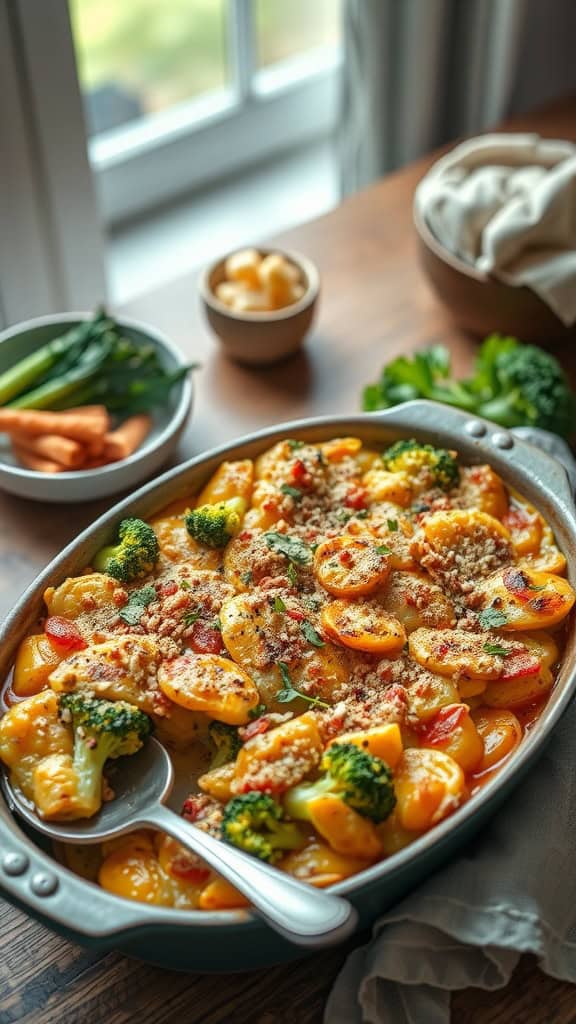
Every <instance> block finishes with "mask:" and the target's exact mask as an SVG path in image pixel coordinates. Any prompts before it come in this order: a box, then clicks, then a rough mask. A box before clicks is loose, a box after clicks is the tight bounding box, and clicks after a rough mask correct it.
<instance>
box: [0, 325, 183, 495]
mask: <svg viewBox="0 0 576 1024" xmlns="http://www.w3.org/2000/svg"><path fill="white" fill-rule="evenodd" d="M89 315H90V314H88V313H59V314H58V315H56V316H43V317H39V318H38V319H36V320H26V321H25V322H24V323H20V324H16V325H15V326H14V327H10V328H8V330H7V331H4V332H3V333H2V334H0V373H3V372H4V370H7V369H8V367H10V366H13V365H14V363H16V362H18V361H19V360H20V359H23V358H24V357H25V356H27V355H30V353H31V352H34V351H36V349H38V348H40V347H41V346H42V345H44V344H46V342H48V341H50V340H51V339H52V338H57V337H58V336H59V335H60V334H63V333H64V332H65V331H67V330H69V329H70V328H71V327H73V326H74V325H75V324H78V323H80V322H81V321H82V320H85V319H87V318H88V316H89ZM115 319H116V322H117V323H118V324H119V325H120V327H121V328H122V330H123V332H124V333H125V334H126V335H127V336H128V337H129V338H132V339H133V340H134V341H135V342H137V343H140V344H142V345H153V346H154V348H156V349H157V350H158V352H159V353H160V357H161V359H162V362H163V364H164V366H165V367H166V369H167V370H176V369H177V368H178V367H180V366H186V365H187V363H188V360H186V359H185V357H184V355H183V353H182V352H180V351H179V350H178V349H177V348H176V347H175V345H173V344H172V342H171V341H168V339H167V338H165V337H163V335H161V334H160V333H159V332H158V331H156V330H154V329H153V328H151V327H148V326H146V325H145V324H140V323H137V322H136V321H134V320H125V319H124V318H121V317H116V318H115ZM191 407H192V380H191V377H190V376H189V375H188V376H186V377H184V378H183V379H182V380H181V381H179V382H178V383H177V384H175V385H174V387H173V389H172V392H171V394H170V398H169V401H168V402H167V404H166V405H165V406H162V407H160V408H158V409H155V410H154V411H153V413H152V417H153V421H154V423H153V427H152V430H151V432H150V434H149V435H148V437H147V438H146V440H145V441H144V442H143V444H142V445H141V446H140V448H138V450H137V451H135V452H134V454H133V455H130V456H129V457H128V458H127V459H122V460H121V461H120V462H111V463H110V464H109V465H107V466H99V467H98V468H97V469H78V470H74V472H64V473H37V472H34V471H33V470H30V469H25V468H24V467H23V466H21V465H19V463H18V461H17V460H16V458H15V456H14V455H13V454H12V452H11V449H10V444H9V440H8V438H7V436H6V435H5V434H0V489H1V490H4V491H9V492H10V493H11V494H17V495H19V496H20V497H22V498H32V499H34V500H35V501H49V502H77V501H88V500H93V499H95V498H105V497H107V496H108V495H109V494H117V493H118V492H119V491H127V490H130V489H131V488H133V487H134V486H135V485H136V484H139V483H141V482H142V481H143V480H146V479H147V478H148V477H150V476H151V475H152V474H153V473H154V472H155V471H156V470H157V469H160V467H161V466H162V465H163V464H164V463H165V462H166V460H167V459H168V457H169V455H170V454H171V453H172V451H173V450H174V448H175V447H176V444H177V443H178V438H179V437H180V434H181V433H182V431H183V429H184V426H185V424H186V420H187V419H188V415H189V413H190V409H191Z"/></svg>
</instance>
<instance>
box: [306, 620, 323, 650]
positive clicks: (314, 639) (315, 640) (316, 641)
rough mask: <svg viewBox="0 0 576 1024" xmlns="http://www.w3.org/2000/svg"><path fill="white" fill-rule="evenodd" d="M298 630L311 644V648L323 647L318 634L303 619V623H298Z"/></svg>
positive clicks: (310, 624) (309, 623)
mask: <svg viewBox="0 0 576 1024" xmlns="http://www.w3.org/2000/svg"><path fill="white" fill-rule="evenodd" d="M300 629H301V630H302V635H303V636H304V637H305V638H306V640H307V641H308V643H309V644H312V646H313V647H325V643H324V641H323V639H322V637H321V636H320V633H318V632H317V631H316V630H315V629H314V626H313V625H312V623H311V622H308V620H307V619H304V622H301V623H300Z"/></svg>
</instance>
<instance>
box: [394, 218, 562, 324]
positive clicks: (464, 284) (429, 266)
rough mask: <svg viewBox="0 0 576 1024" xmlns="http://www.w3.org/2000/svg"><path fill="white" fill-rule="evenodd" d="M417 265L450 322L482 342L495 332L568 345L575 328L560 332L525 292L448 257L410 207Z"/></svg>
mask: <svg viewBox="0 0 576 1024" xmlns="http://www.w3.org/2000/svg"><path fill="white" fill-rule="evenodd" d="M413 213H414V224H415V227H416V231H417V234H418V249H419V257H420V262H421V265H422V267H423V269H424V271H425V273H426V274H427V276H428V278H429V279H430V283H431V285H432V287H433V288H434V290H435V292H436V294H437V295H438V297H439V298H440V299H441V300H442V302H443V303H444V304H445V305H446V306H447V307H448V309H449V311H450V314H451V316H452V318H453V320H454V321H455V322H456V323H457V324H458V326H459V327H462V328H463V329H464V330H466V331H470V332H471V333H472V334H477V335H478V336H480V337H485V336H486V335H488V334H492V333H493V332H494V331H497V332H498V333H499V334H511V335H513V336H514V337H516V338H520V340H521V341H530V342H535V343H536V344H543V343H544V344H545V343H547V342H552V343H555V342H562V341H567V340H568V339H573V338H574V336H575V335H576V325H574V326H572V327H566V325H565V324H563V323H562V321H561V320H560V319H559V318H558V317H557V316H556V314H555V313H553V312H552V310H551V309H550V307H549V306H547V305H546V303H545V302H543V301H542V299H540V298H539V297H538V295H536V293H535V292H533V291H532V290H531V289H530V288H524V287H518V286H517V285H511V284H505V283H504V282H503V281H498V280H497V279H496V278H495V277H492V276H491V275H490V274H485V273H482V272H481V271H479V270H477V269H476V268H475V267H472V266H470V264H469V263H465V262H464V261H463V260H461V259H460V258H459V257H458V256H455V255H454V254H453V253H451V252H449V251H448V249H446V248H445V247H444V246H443V245H442V244H441V243H440V242H439V241H438V239H437V238H435V236H434V235H433V234H432V231H431V230H430V228H429V227H428V224H427V223H426V220H425V219H424V217H423V216H422V214H421V212H420V211H419V210H418V209H417V208H416V206H414V211H413Z"/></svg>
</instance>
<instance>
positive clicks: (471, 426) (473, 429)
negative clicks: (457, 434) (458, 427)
mask: <svg viewBox="0 0 576 1024" xmlns="http://www.w3.org/2000/svg"><path fill="white" fill-rule="evenodd" d="M464 430H465V431H466V433H467V434H470V437H485V436H486V430H487V427H486V424H485V423H482V422H481V420H469V421H468V423H467V424H466V425H465V427H464Z"/></svg>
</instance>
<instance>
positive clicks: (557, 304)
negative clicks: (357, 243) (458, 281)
mask: <svg viewBox="0 0 576 1024" xmlns="http://www.w3.org/2000/svg"><path fill="white" fill-rule="evenodd" d="M414 202H415V205H416V207H417V209H418V210H419V212H420V214H421V215H422V216H423V217H424V219H425V220H426V222H427V224H428V226H429V228H430V230H431V231H432V233H433V234H434V235H435V237H436V238H437V239H438V241H439V242H441V244H442V245H443V246H445V248H446V249H448V250H449V251H450V252H452V253H454V254H455V255H456V256H459V257H460V258H461V259H462V260H464V261H465V262H466V263H470V264H472V265H473V266H475V267H476V268H477V269H478V270H480V271H482V272H484V273H489V274H491V275H492V276H493V277H496V278H498V279H499V280H501V281H504V282H506V283H508V284H512V285H518V286H520V285H525V286H527V287H528V288H531V289H532V290H533V291H534V292H536V294H537V295H539V296H540V298H541V299H542V300H543V301H544V302H545V303H547V305H548V306H550V308H551V309H552V310H553V311H554V312H555V313H556V315H557V316H558V317H559V318H560V319H561V320H562V321H563V323H564V324H566V325H567V326H570V325H571V324H573V323H575V322H576V146H574V145H572V143H570V142H564V141H550V140H547V139H541V138H540V136H538V135H533V134H510V135H506V134H492V135H484V136H481V137H479V138H475V139H470V140H468V141H467V142H464V143H462V145H460V146H456V148H455V149H453V150H452V151H451V152H450V153H448V155H447V156H445V157H443V158H442V159H441V160H439V161H438V162H437V163H435V164H434V165H433V167H432V168H431V169H430V171H429V172H428V174H426V176H425V177H424V178H423V179H422V181H421V182H420V184H419V186H418V188H417V189H416V193H415V199H414Z"/></svg>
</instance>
